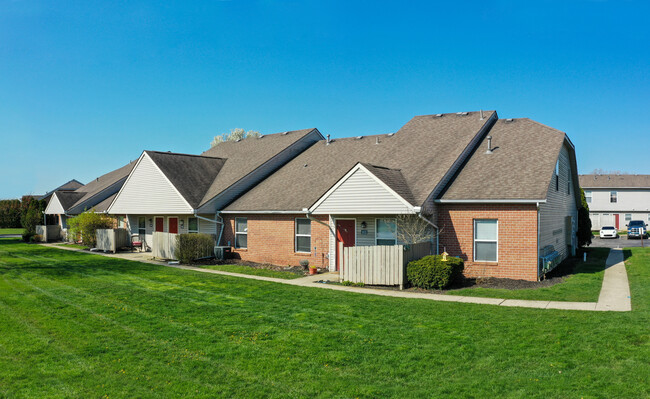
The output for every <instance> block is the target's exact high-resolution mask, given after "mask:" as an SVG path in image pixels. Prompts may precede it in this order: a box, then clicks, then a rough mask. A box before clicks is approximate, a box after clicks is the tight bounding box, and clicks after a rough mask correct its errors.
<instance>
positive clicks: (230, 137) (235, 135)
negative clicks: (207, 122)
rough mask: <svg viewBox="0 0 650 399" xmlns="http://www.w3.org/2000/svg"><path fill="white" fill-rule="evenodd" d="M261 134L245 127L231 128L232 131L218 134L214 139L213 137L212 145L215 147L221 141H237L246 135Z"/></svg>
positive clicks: (254, 135)
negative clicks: (246, 129)
mask: <svg viewBox="0 0 650 399" xmlns="http://www.w3.org/2000/svg"><path fill="white" fill-rule="evenodd" d="M260 136H261V134H260V132H258V131H255V130H249V131H245V130H244V129H241V128H236V129H231V130H230V133H223V134H220V135H218V136H214V139H212V142H211V143H210V147H214V146H216V145H218V144H220V143H223V142H224V141H237V140H243V139H245V138H246V137H260Z"/></svg>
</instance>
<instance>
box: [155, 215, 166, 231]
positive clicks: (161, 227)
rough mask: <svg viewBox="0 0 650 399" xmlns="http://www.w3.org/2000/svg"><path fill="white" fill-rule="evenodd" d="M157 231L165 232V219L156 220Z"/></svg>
mask: <svg viewBox="0 0 650 399" xmlns="http://www.w3.org/2000/svg"><path fill="white" fill-rule="evenodd" d="M156 231H160V232H162V231H165V219H163V218H156Z"/></svg>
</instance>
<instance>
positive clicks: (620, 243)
mask: <svg viewBox="0 0 650 399" xmlns="http://www.w3.org/2000/svg"><path fill="white" fill-rule="evenodd" d="M643 245H644V246H646V247H650V240H648V239H647V238H646V239H644V240H643ZM640 246H641V240H640V239H638V238H632V239H630V240H628V239H627V237H626V236H619V237H618V238H598V237H592V239H591V245H590V247H596V248H626V247H640Z"/></svg>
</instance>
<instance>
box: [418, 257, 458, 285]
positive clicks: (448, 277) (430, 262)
mask: <svg viewBox="0 0 650 399" xmlns="http://www.w3.org/2000/svg"><path fill="white" fill-rule="evenodd" d="M464 268H465V265H464V262H463V260H462V259H460V258H456V257H453V256H448V257H447V260H446V261H443V260H442V256H441V255H429V256H425V257H424V258H422V259H419V260H414V261H412V262H409V264H408V265H407V267H406V276H407V279H408V282H409V284H411V285H412V286H414V287H418V288H425V289H432V288H438V289H442V288H445V287H447V286H449V284H451V283H453V282H454V281H456V280H458V279H459V278H460V277H461V276H462V275H463V269H464Z"/></svg>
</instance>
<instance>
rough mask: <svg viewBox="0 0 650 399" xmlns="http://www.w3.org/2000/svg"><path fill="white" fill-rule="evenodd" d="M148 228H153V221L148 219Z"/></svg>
mask: <svg viewBox="0 0 650 399" xmlns="http://www.w3.org/2000/svg"><path fill="white" fill-rule="evenodd" d="M149 227H153V219H151V218H149Z"/></svg>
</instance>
